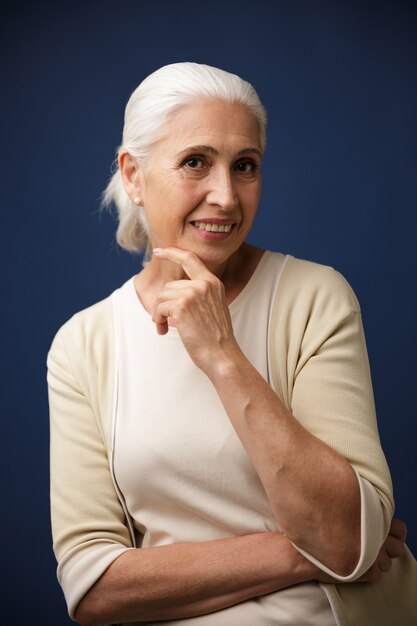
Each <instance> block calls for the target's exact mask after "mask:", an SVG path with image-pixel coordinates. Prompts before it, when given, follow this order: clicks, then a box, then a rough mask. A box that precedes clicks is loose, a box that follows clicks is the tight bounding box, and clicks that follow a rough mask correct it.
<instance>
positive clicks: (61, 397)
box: [47, 323, 132, 618]
mask: <svg viewBox="0 0 417 626" xmlns="http://www.w3.org/2000/svg"><path fill="white" fill-rule="evenodd" d="M67 324H68V323H67ZM65 335H66V327H65V326H64V327H62V329H61V330H60V331H59V332H58V333H57V335H56V337H55V339H54V341H53V343H52V346H51V349H50V351H49V354H48V361H47V364H48V394H49V406H50V463H51V518H52V533H53V548H54V552H55V555H56V558H57V561H58V580H59V582H60V584H61V586H62V588H63V591H64V595H65V598H66V600H67V604H68V609H69V613H70V615H71V617H72V618H73V617H74V612H75V609H76V607H77V605H78V603H79V601H80V600H81V599H82V597H83V596H84V595H85V593H86V592H87V591H88V590H89V589H90V587H91V586H92V585H93V584H94V583H95V582H96V580H98V578H99V577H100V576H101V575H102V574H103V572H104V571H105V570H106V568H107V567H108V566H109V565H110V564H111V563H112V561H114V560H115V559H116V558H117V557H118V556H120V555H121V554H123V552H125V551H126V550H128V549H129V548H131V547H132V543H131V540H130V535H129V530H128V527H127V525H126V521H125V517H124V512H123V508H122V506H121V504H120V502H119V500H118V497H117V493H116V491H115V487H114V485H113V482H112V477H111V473H110V470H109V463H108V459H107V452H106V447H105V445H104V441H103V438H102V435H101V432H100V429H99V427H98V423H97V417H96V415H95V414H94V411H93V409H92V407H91V403H90V402H89V400H88V399H87V397H86V391H85V390H82V389H81V385H80V384H79V382H78V381H77V379H76V377H75V375H74V373H73V372H72V368H71V364H70V360H69V358H68V348H67V345H66V336H65ZM67 341H68V339H67Z"/></svg>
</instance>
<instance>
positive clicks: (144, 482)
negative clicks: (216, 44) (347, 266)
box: [48, 63, 411, 626]
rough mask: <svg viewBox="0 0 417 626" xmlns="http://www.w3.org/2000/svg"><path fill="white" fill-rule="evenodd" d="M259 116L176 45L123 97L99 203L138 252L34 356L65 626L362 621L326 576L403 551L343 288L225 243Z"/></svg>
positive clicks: (368, 570) (353, 310)
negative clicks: (43, 352) (47, 417)
mask: <svg viewBox="0 0 417 626" xmlns="http://www.w3.org/2000/svg"><path fill="white" fill-rule="evenodd" d="M265 126H266V114H265V111H264V109H263V107H262V104H261V103H260V101H259V99H258V96H257V94H256V92H255V91H254V89H253V88H252V86H251V85H249V84H248V83H247V82H245V81H243V80H242V79H241V78H239V77H237V76H235V75H232V74H229V73H227V72H224V71H222V70H219V69H216V68H212V67H208V66H204V65H198V64H195V63H178V64H173V65H169V66H166V67H163V68H161V69H160V70H158V71H156V72H154V73H153V74H151V75H150V76H148V77H147V78H146V79H145V80H144V81H143V82H142V83H141V84H140V85H139V87H138V88H137V89H136V91H135V92H134V93H133V94H132V96H131V98H130V100H129V102H128V104H127V107H126V116H125V127H124V132H123V142H122V145H121V146H120V148H119V150H118V169H117V171H116V172H115V174H114V176H113V178H112V180H111V181H110V183H109V186H108V188H107V190H106V192H105V202H106V203H110V202H113V201H114V202H115V204H116V205H117V207H118V211H119V218H120V223H119V228H118V233H117V238H118V242H119V244H120V245H121V246H122V247H123V248H125V249H127V250H130V251H140V250H143V248H145V247H146V260H145V263H144V269H142V270H141V271H140V272H139V273H138V274H137V275H135V276H133V277H132V278H130V279H129V280H128V281H127V282H126V283H125V284H124V285H122V286H121V287H120V289H118V290H116V291H115V292H114V293H113V294H112V295H111V296H109V297H108V298H106V299H105V300H103V301H101V302H99V303H98V304H96V305H94V306H92V307H90V308H88V309H86V310H84V311H82V312H80V313H78V314H76V315H75V316H74V317H73V318H72V319H70V320H69V321H68V322H67V323H66V324H65V325H64V326H63V327H62V328H61V329H60V331H59V332H58V333H57V335H56V337H55V339H54V342H53V345H52V347H51V350H50V353H49V356H48V366H49V374H48V380H49V393H50V409H51V478H52V481H51V483H52V522H53V535H54V549H55V553H56V556H57V559H58V562H59V566H58V577H59V581H60V584H61V585H62V587H63V590H64V593H65V596H66V599H67V602H68V606H69V612H70V615H71V616H72V617H73V618H74V619H76V620H77V621H79V622H81V623H82V624H85V625H95V624H103V623H106V624H110V623H111V624H114V623H118V624H119V623H132V622H138V623H142V624H143V623H148V622H152V623H155V621H159V620H161V621H163V623H164V624H168V625H169V624H179V623H181V624H182V623H185V624H189V625H190V626H205V625H219V626H245V625H246V626H267V625H272V624H276V625H287V624H291V625H296V626H303V625H307V624H314V625H317V626H327V625H332V626H334V625H335V624H339V623H348V622H347V621H343V619H345V618H346V610H345V608H344V605H345V604H346V603H347V604H348V605H349V603H350V604H353V605H354V607H353V608H354V614H355V615H356V616H358V615H363V621H360V620H359V621H354V622H350V623H352V624H353V623H354V624H355V626H357V624H360V623H367V624H368V625H369V624H370V622H369V621H366V620H367V619H368V616H367V614H366V610H367V609H366V606H368V607H369V599H368V600H366V602H362V604H363V605H364V606H363V607H359V608H358V606H357V603H356V604H355V601H354V600H353V601H351V600H349V601H348V602H345V600H344V599H343V596H342V595H341V594H340V593H339V592H338V589H339V588H340V587H343V588H349V587H350V588H352V589H353V588H356V589H359V590H361V589H364V588H365V587H366V588H368V589H372V588H374V587H375V588H376V587H378V584H379V583H377V584H375V585H366V584H364V583H363V582H361V584H356V585H352V584H351V581H368V582H369V581H375V580H378V579H379V578H381V572H384V571H386V570H388V569H390V566H391V559H392V558H394V557H397V556H400V555H402V554H403V553H404V551H405V550H406V549H405V548H404V545H403V542H404V540H405V526H404V525H403V524H402V523H401V522H400V521H398V520H394V522H391V518H392V513H393V499H392V493H391V483H390V476H389V471H388V468H387V465H386V462H385V458H384V455H383V452H382V450H381V447H380V442H379V438H378V432H377V426H376V420H375V414H374V404H373V396H372V389H371V380H370V375H369V367H368V361H367V354H366V348H365V341H364V337H363V332H362V326H361V317H360V311H359V305H358V302H357V300H356V298H355V296H354V294H353V293H352V290H351V289H350V287H349V286H348V284H347V283H346V281H345V280H344V279H343V278H342V277H341V276H340V275H339V274H338V273H337V272H335V271H334V270H333V269H331V268H329V267H325V266H320V265H318V264H314V263H310V262H307V261H302V260H298V259H295V258H293V257H291V256H285V255H283V254H280V253H274V252H269V251H264V250H261V249H259V248H256V247H253V246H251V245H249V244H247V243H246V242H245V239H246V237H247V235H248V233H249V231H250V228H251V226H252V223H253V220H254V218H255V214H256V211H257V208H258V203H259V199H260V195H261V161H262V156H263V152H264V149H265ZM401 561H402V559H401V558H400V559H396V560H395V562H401ZM390 575H391V572H390V574H385V573H384V574H382V580H384V579H385V578H386V577H389V576H390ZM336 582H340V583H343V584H340V585H335V584H334V583H336ZM352 597H353V598H354V597H355V595H354V594H352ZM361 597H362V598H363V597H364V596H363V595H362V596H361ZM365 605H366V606H365ZM373 606H374V608H375V602H374V605H373ZM348 610H349V606H348ZM354 619H355V620H356V619H357V618H356V617H355V618H354ZM373 623H379V624H381V623H382V621H378V622H373ZM401 623H402V624H405V623H408V622H401ZM410 623H411V621H410Z"/></svg>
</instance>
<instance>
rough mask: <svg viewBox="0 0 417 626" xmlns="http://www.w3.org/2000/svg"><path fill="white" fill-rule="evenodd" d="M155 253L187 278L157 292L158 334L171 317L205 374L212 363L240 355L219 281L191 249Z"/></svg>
mask: <svg viewBox="0 0 417 626" xmlns="http://www.w3.org/2000/svg"><path fill="white" fill-rule="evenodd" d="M154 255H155V256H156V257H157V258H158V259H161V260H168V261H172V262H174V263H178V264H179V265H181V267H182V268H183V270H184V272H185V273H186V274H187V276H189V278H190V280H187V279H185V280H174V281H169V282H167V283H166V284H165V285H164V287H163V289H162V290H161V291H160V292H159V294H158V296H157V299H156V303H155V308H154V311H153V316H152V319H153V321H154V322H155V324H156V328H157V332H158V334H160V335H164V334H166V333H167V332H168V319H170V320H171V321H172V322H173V325H174V326H175V327H176V328H177V330H178V332H179V334H180V337H181V339H182V342H183V344H184V346H185V348H186V350H187V352H188V354H189V355H190V357H191V359H192V360H193V362H194V363H195V365H197V367H199V368H200V369H201V370H203V371H204V372H205V373H207V374H208V373H209V370H210V368H211V367H212V366H213V364H214V363H216V365H218V364H219V363H221V361H222V360H225V361H227V360H230V359H233V358H234V357H236V356H237V355H239V353H240V354H241V351H240V348H239V346H238V344H237V342H236V339H235V336H234V334H233V328H232V322H231V318H230V312H229V308H228V306H227V303H226V298H225V289H224V285H223V283H222V282H221V280H220V279H219V278H217V276H215V275H214V274H212V273H211V272H210V271H209V270H208V269H207V268H206V266H205V265H204V263H203V262H202V261H201V259H199V257H198V256H197V255H196V254H194V253H193V252H189V251H186V250H180V249H179V248H174V247H169V248H159V249H156V250H154Z"/></svg>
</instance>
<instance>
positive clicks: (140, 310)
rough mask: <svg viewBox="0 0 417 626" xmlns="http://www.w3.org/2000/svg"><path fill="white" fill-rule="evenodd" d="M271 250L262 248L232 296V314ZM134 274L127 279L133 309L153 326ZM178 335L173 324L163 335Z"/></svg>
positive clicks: (230, 306) (247, 291)
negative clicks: (236, 291)
mask: <svg viewBox="0 0 417 626" xmlns="http://www.w3.org/2000/svg"><path fill="white" fill-rule="evenodd" d="M270 254H271V252H269V251H268V250H264V252H263V253H262V256H261V257H260V259H259V261H258V263H257V265H256V267H255V269H254V271H253V272H252V276H251V277H250V278H249V280H248V282H247V283H246V285H245V286H244V287H243V289H242V290H241V291H240V292H239V293H238V295H237V296H236V298H234V299H233V300H232V302H230V303H229V310H230V314H231V315H232V314H233V313H234V312H235V311H236V309H237V308H238V307H239V306H240V305H241V303H242V302H243V301H244V300H246V298H247V296H248V294H249V292H250V290H251V286H252V284H253V282H254V281H255V279H256V277H257V276H258V274H259V273H260V272H261V271H262V268H263V266H264V265H265V263H266V260H267V258H268V257H269V256H270ZM135 276H136V274H134V275H133V276H132V277H131V278H130V279H129V280H128V281H127V283H128V286H129V291H130V294H131V296H133V298H132V304H133V305H134V308H135V310H136V311H137V312H138V314H139V315H140V316H141V318H142V319H144V320H145V321H146V322H147V324H148V325H152V326H155V324H154V322H153V320H152V316H151V315H150V313H148V311H147V310H146V309H145V307H144V306H143V304H142V301H141V299H140V298H139V296H138V294H137V292H136V288H135V282H134V280H135ZM169 335H171V336H179V334H178V330H177V329H176V328H175V327H174V326H170V327H169V328H168V333H167V334H166V335H163V336H165V337H166V336H169Z"/></svg>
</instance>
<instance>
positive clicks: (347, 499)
mask: <svg viewBox="0 0 417 626" xmlns="http://www.w3.org/2000/svg"><path fill="white" fill-rule="evenodd" d="M206 373H207V375H208V376H209V377H210V379H211V381H212V382H213V384H214V386H215V388H216V390H217V392H218V394H219V397H220V399H221V401H222V403H223V405H224V407H225V410H226V412H227V414H228V416H229V418H230V420H231V422H232V424H233V426H234V428H235V430H236V432H237V434H238V436H239V438H240V439H241V441H242V443H243V445H244V446H245V448H246V451H247V452H248V455H249V456H250V458H251V461H252V463H253V465H254V467H255V469H256V471H257V473H258V475H259V478H260V479H261V481H262V483H263V486H264V488H265V491H266V494H267V496H268V499H269V502H270V504H271V507H272V510H273V511H274V514H275V517H276V519H277V522H278V524H279V527H280V530H281V531H282V532H283V533H285V534H286V535H287V536H288V537H289V538H290V539H291V541H293V542H294V543H295V544H296V545H298V546H299V547H300V548H302V549H304V550H305V551H306V552H308V553H309V554H311V555H312V556H314V557H315V558H316V559H318V560H319V561H321V562H322V563H324V564H325V565H326V566H327V567H329V568H330V569H331V570H332V571H334V572H335V573H337V574H340V575H348V574H350V573H351V572H352V571H353V570H354V568H355V565H356V564H357V562H358V558H359V554H360V490H359V485H358V481H357V478H356V475H355V473H354V471H353V469H352V467H351V465H350V464H349V463H348V462H347V461H346V460H345V459H344V458H343V457H341V456H340V455H339V454H337V453H336V452H335V451H334V450H332V449H331V448H330V447H329V446H328V445H326V444H325V443H323V442H322V441H321V440H319V439H318V438H317V437H315V436H314V435H312V434H311V433H309V432H308V431H307V430H306V429H305V428H303V426H301V425H300V424H299V422H298V421H297V420H296V419H295V418H294V416H293V415H292V414H291V413H290V412H289V411H288V410H287V409H286V407H285V406H284V405H283V403H282V402H281V400H280V399H279V398H278V396H277V395H276V394H275V393H274V391H273V390H272V388H271V387H270V386H269V385H268V383H267V382H266V381H265V380H264V378H262V376H261V375H260V374H259V373H258V372H257V370H256V369H255V368H254V367H253V366H252V365H251V364H250V363H249V361H248V360H247V359H246V357H244V355H242V354H241V353H239V351H238V350H237V351H236V354H232V355H231V356H229V358H227V359H225V360H224V361H223V362H221V361H220V362H217V363H216V362H213V365H212V367H211V370H210V371H207V372H206Z"/></svg>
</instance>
